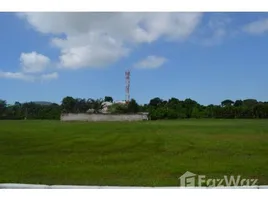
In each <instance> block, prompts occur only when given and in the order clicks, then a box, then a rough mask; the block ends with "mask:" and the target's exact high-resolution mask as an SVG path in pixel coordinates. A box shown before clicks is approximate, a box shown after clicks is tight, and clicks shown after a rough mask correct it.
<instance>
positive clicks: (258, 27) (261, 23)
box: [243, 19, 268, 35]
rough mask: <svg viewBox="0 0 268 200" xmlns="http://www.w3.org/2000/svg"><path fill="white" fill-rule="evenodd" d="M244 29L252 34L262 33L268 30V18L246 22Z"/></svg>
mask: <svg viewBox="0 0 268 200" xmlns="http://www.w3.org/2000/svg"><path fill="white" fill-rule="evenodd" d="M243 30H244V31H245V32H247V33H250V34H256V35H257V34H262V33H264V32H267V31H268V19H262V20H258V21H254V22H251V23H249V24H246V25H245V26H244V27H243Z"/></svg>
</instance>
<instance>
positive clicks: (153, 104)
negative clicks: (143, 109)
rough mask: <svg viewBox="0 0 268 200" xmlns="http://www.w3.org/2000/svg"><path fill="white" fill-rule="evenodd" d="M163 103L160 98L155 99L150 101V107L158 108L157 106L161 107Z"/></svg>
mask: <svg viewBox="0 0 268 200" xmlns="http://www.w3.org/2000/svg"><path fill="white" fill-rule="evenodd" d="M162 102H163V100H162V99H160V98H159V97H156V98H153V99H151V100H150V102H149V105H150V106H154V107H156V106H159V105H160V104H162Z"/></svg>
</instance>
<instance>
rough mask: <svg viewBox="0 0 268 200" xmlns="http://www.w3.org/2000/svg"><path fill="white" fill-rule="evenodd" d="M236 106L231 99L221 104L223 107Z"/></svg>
mask: <svg viewBox="0 0 268 200" xmlns="http://www.w3.org/2000/svg"><path fill="white" fill-rule="evenodd" d="M233 104H234V102H233V101H232V100H230V99H226V100H224V101H222V102H221V106H222V107H225V106H232V105H233Z"/></svg>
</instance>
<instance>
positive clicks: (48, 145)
mask: <svg viewBox="0 0 268 200" xmlns="http://www.w3.org/2000/svg"><path fill="white" fill-rule="evenodd" d="M186 171H191V172H193V173H196V174H202V175H206V176H207V177H214V178H222V177H223V175H241V176H243V177H245V178H257V179H259V181H258V184H266V185H267V184H268V120H178V121H148V122H133V123H132V122H121V123H120V122H97V123H84V122H83V123H82V122H79V123H66V122H65V123H64V122H59V121H0V183H32V184H76V185H111V186H119V185H120V186H121V185H123V186H178V185H179V181H178V178H179V177H180V176H181V175H182V174H183V173H184V172H186Z"/></svg>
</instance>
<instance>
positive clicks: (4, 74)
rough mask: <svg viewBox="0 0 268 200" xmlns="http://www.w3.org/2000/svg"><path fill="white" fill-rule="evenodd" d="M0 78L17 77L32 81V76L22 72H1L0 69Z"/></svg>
mask: <svg viewBox="0 0 268 200" xmlns="http://www.w3.org/2000/svg"><path fill="white" fill-rule="evenodd" d="M0 78H7V79H17V80H23V81H34V76H31V75H26V74H24V73H22V72H2V71H0Z"/></svg>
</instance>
